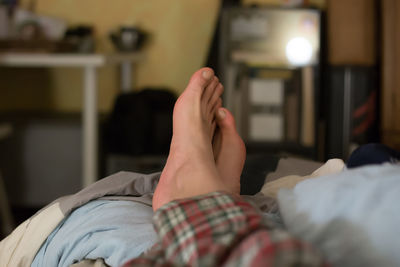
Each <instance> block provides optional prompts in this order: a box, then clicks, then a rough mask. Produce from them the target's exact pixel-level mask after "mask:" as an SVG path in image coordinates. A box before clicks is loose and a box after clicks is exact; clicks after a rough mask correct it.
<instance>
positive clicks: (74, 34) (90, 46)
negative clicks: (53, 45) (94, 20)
mask: <svg viewBox="0 0 400 267" xmlns="http://www.w3.org/2000/svg"><path fill="white" fill-rule="evenodd" d="M93 33H94V30H93V27H92V26H88V25H78V26H76V27H71V28H68V29H67V31H66V32H65V35H64V39H63V41H64V42H65V43H67V44H69V45H70V48H71V49H72V51H71V52H78V53H93V52H94V51H95V42H94V36H93Z"/></svg>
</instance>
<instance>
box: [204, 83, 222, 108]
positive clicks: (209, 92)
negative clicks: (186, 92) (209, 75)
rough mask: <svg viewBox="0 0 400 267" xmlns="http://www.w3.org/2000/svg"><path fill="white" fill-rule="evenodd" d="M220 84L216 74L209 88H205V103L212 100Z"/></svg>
mask: <svg viewBox="0 0 400 267" xmlns="http://www.w3.org/2000/svg"><path fill="white" fill-rule="evenodd" d="M218 84H219V79H218V77H217V76H214V78H213V79H212V81H211V82H210V83H209V84H208V86H207V88H206V89H205V90H204V93H203V96H202V100H203V102H204V103H205V104H208V102H209V101H210V99H211V97H212V95H213V93H214V91H215V89H216V87H217V86H218Z"/></svg>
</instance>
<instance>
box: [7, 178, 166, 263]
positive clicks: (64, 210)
mask: <svg viewBox="0 0 400 267" xmlns="http://www.w3.org/2000/svg"><path fill="white" fill-rule="evenodd" d="M159 176H160V174H159V173H154V174H149V175H145V174H137V173H128V172H120V173H117V174H115V175H112V176H109V177H107V178H105V179H102V180H100V181H98V182H96V183H94V184H92V185H90V186H89V187H86V188H85V189H83V190H82V191H80V192H78V193H76V194H74V195H69V196H65V197H61V198H59V199H57V200H55V201H54V202H52V203H50V204H49V205H48V206H46V207H44V208H43V209H42V210H40V211H38V212H37V213H36V214H35V215H34V216H32V217H31V218H29V219H28V220H26V221H25V222H23V223H22V224H20V225H19V226H18V227H17V228H16V229H15V230H14V231H13V232H12V233H11V234H10V235H9V236H8V237H6V238H5V239H4V240H2V241H1V242H0V266H30V265H31V263H32V261H33V259H34V258H35V256H36V254H37V252H38V251H39V249H40V248H41V246H42V244H43V243H44V242H45V241H46V239H47V238H48V236H49V235H50V234H51V233H52V232H53V231H54V230H55V229H56V228H57V227H58V226H59V225H60V223H62V222H63V220H64V219H65V218H67V217H68V216H69V215H70V214H71V212H73V211H74V210H75V209H77V208H78V207H81V206H83V205H85V204H86V203H88V202H90V201H92V200H95V199H101V198H103V199H104V198H107V199H113V200H125V201H134V202H137V203H142V204H144V205H147V206H149V207H151V199H152V192H153V191H154V188H155V186H156V184H157V182H158V179H159Z"/></svg>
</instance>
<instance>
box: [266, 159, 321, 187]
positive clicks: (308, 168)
mask: <svg viewBox="0 0 400 267" xmlns="http://www.w3.org/2000/svg"><path fill="white" fill-rule="evenodd" d="M322 165H323V163H321V162H317V161H312V160H307V159H300V158H291V157H289V158H281V159H280V160H279V162H278V166H277V167H276V170H275V171H274V172H271V173H269V174H268V175H267V177H266V178H265V183H268V182H272V181H274V180H276V179H278V178H281V177H284V176H288V175H299V176H305V175H309V174H310V173H312V172H313V171H315V170H316V169H318V168H319V167H321V166H322Z"/></svg>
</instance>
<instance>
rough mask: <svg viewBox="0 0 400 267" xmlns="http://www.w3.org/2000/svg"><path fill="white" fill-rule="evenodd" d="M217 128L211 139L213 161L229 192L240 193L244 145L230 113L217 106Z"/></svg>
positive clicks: (244, 152) (244, 158) (244, 155)
mask: <svg viewBox="0 0 400 267" xmlns="http://www.w3.org/2000/svg"><path fill="white" fill-rule="evenodd" d="M216 122H217V130H216V133H215V136H214V141H213V150H214V157H215V162H216V165H217V170H218V173H219V175H220V177H221V180H222V181H223V182H224V184H225V185H227V186H228V187H229V189H230V192H234V193H236V194H239V193H240V175H241V174H242V170H243V166H244V162H245V160H246V147H245V145H244V142H243V140H242V138H241V137H240V136H239V134H238V132H237V131H236V123H235V119H234V117H233V115H232V113H230V112H229V110H227V109H226V108H219V109H218V110H217V113H216Z"/></svg>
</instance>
